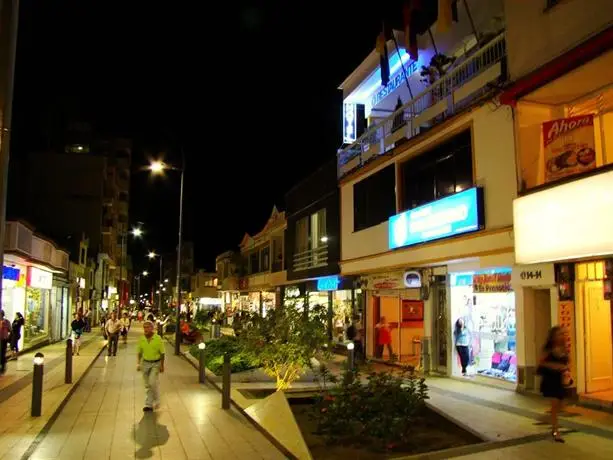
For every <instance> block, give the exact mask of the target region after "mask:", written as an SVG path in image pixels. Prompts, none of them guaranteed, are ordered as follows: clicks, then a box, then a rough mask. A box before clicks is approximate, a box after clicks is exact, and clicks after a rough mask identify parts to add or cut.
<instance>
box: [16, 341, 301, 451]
mask: <svg viewBox="0 0 613 460" xmlns="http://www.w3.org/2000/svg"><path fill="white" fill-rule="evenodd" d="M165 340H166V341H167V342H169V343H170V341H169V340H168V339H166V338H165ZM188 355H189V356H188ZM180 356H181V357H182V358H183V359H184V360H185V361H187V362H188V364H190V365H191V366H192V367H193V368H194V369H196V370H198V364H196V363H195V362H193V361H192V360H191V359H190V357H192V356H191V354H189V352H184V351H182V352H181V355H180ZM192 358H193V357H192ZM193 359H194V360H195V358H193ZM211 374H212V372H211V371H210V370H209V369H207V372H206V375H205V378H206V381H207V382H208V383H210V384H211V386H213V388H215V389H216V390H217V391H219V393H221V392H222V388H221V385H219V384H217V382H214V381H213V380H211V379H210V378H209V375H211ZM230 404H231V405H232V407H233V408H234V409H236V410H237V411H238V412H239V413H240V414H241V415H242V416H243V417H245V418H246V419H247V420H248V421H249V422H250V423H251V424H252V425H253V426H254V427H255V429H256V430H258V431H259V432H260V433H262V435H263V436H264V437H265V438H266V439H267V440H268V441H269V442H270V443H271V444H272V445H273V446H275V447H276V448H277V450H278V451H279V452H281V453H282V454H283V455H285V457H286V458H288V459H290V460H299V459H298V458H297V457H296V456H295V455H293V454H292V453H291V452H290V451H288V450H287V449H286V448H285V446H283V444H281V443H280V442H279V441H277V439H276V438H275V437H274V436H272V435H271V434H270V433H269V432H268V431H267V430H266V429H264V428H263V427H262V426H261V425H260V424H259V423H258V422H256V421H255V420H254V419H253V418H251V417H250V416H249V414H247V413H246V412H245V411H244V410H243V408H242V407H240V406H239V405H238V404H237V403H236V401H234V399H232V393H230ZM22 460H27V459H22Z"/></svg>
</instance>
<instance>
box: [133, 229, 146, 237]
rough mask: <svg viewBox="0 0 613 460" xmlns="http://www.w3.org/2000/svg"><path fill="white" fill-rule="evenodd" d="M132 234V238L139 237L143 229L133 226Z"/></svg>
mask: <svg viewBox="0 0 613 460" xmlns="http://www.w3.org/2000/svg"><path fill="white" fill-rule="evenodd" d="M132 236H133V237H134V238H140V237H142V236H143V229H142V228H140V227H135V228H133V229H132Z"/></svg>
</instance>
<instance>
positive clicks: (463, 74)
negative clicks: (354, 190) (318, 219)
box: [337, 33, 506, 178]
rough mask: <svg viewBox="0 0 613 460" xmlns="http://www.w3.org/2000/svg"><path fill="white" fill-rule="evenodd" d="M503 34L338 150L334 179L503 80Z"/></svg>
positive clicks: (464, 105) (415, 133)
mask: <svg viewBox="0 0 613 460" xmlns="http://www.w3.org/2000/svg"><path fill="white" fill-rule="evenodd" d="M505 56H506V44H505V35H504V33H501V34H500V35H498V36H497V37H495V38H494V39H492V40H491V41H490V42H488V43H487V44H485V45H484V46H483V47H482V48H480V49H479V50H477V51H476V52H475V53H474V54H472V55H471V56H468V57H467V58H466V60H465V61H464V62H462V63H461V64H459V65H458V66H457V67H455V68H454V69H453V70H451V71H450V72H449V73H448V74H446V75H445V76H443V78H441V79H439V80H437V81H436V82H434V83H433V84H432V85H430V86H428V88H426V89H425V90H424V91H422V92H421V93H420V94H418V95H417V96H415V97H414V98H413V99H411V100H410V101H409V102H407V103H406V104H405V105H403V106H402V107H401V108H399V109H398V110H396V111H395V112H394V113H392V114H391V115H390V116H389V117H387V118H385V119H384V120H383V121H381V122H380V123H379V124H377V125H375V126H372V127H371V128H369V129H368V130H367V131H366V132H365V133H364V134H362V136H360V137H359V138H358V139H357V140H356V141H355V142H354V143H353V144H351V145H349V146H347V147H345V148H344V149H342V150H339V152H338V155H337V157H338V158H337V164H338V177H339V178H340V177H343V176H344V175H346V174H348V173H349V172H351V171H353V170H354V169H357V168H360V167H362V166H363V165H364V164H365V163H366V162H368V161H369V160H371V159H373V158H375V157H376V156H378V155H381V154H384V153H386V152H388V151H390V150H391V149H393V148H394V146H395V144H396V142H398V140H400V139H402V138H406V139H410V138H411V137H413V136H415V135H417V134H419V132H420V130H421V129H424V128H426V129H427V128H429V127H431V126H433V125H435V124H436V123H438V122H440V121H442V120H443V119H444V118H446V117H447V116H449V115H452V114H453V113H454V112H456V111H457V110H459V109H461V108H463V107H466V105H468V104H469V103H470V102H472V101H474V100H475V98H476V97H479V96H481V95H483V93H484V92H486V91H487V90H489V89H490V84H491V83H492V82H494V81H496V80H499V79H500V78H501V77H505V76H506V75H504V70H503V65H502V63H503V59H504V57H505Z"/></svg>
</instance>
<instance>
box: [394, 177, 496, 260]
mask: <svg viewBox="0 0 613 460" xmlns="http://www.w3.org/2000/svg"><path fill="white" fill-rule="evenodd" d="M484 225H485V219H484V211H483V189H482V188H480V187H473V188H470V189H468V190H464V191H463V192H460V193H456V194H455V195H451V196H448V197H446V198H443V199H441V200H438V201H434V202H433V203H430V204H426V205H424V206H419V207H417V208H415V209H411V210H409V211H405V212H403V213H401V214H397V215H395V216H392V217H390V219H389V241H388V245H389V248H390V249H396V248H400V247H403V246H411V245H414V244H419V243H425V242H428V241H433V240H438V239H441V238H448V237H451V236H455V235H461V234H464V233H469V232H474V231H477V230H480V229H482V228H483V227H484Z"/></svg>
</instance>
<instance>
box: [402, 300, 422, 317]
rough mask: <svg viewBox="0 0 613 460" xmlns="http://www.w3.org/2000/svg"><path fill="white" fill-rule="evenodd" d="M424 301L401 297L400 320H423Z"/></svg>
mask: <svg viewBox="0 0 613 460" xmlns="http://www.w3.org/2000/svg"><path fill="white" fill-rule="evenodd" d="M423 320H424V301H423V300H407V299H402V321H403V322H404V321H423Z"/></svg>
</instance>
